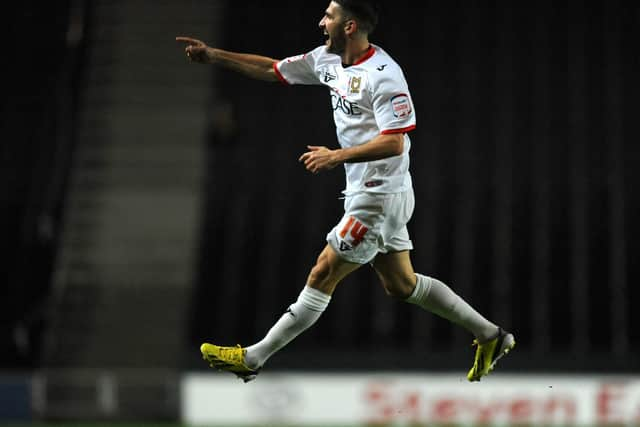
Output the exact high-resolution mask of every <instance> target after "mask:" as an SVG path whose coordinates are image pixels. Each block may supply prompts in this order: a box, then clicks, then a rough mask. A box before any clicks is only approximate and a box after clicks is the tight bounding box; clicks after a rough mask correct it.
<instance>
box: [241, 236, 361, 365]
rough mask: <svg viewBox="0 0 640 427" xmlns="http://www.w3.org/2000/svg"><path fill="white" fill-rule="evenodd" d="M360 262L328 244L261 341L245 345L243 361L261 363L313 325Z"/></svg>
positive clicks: (251, 363)
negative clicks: (294, 297) (341, 283)
mask: <svg viewBox="0 0 640 427" xmlns="http://www.w3.org/2000/svg"><path fill="white" fill-rule="evenodd" d="M360 265H361V264H356V263H351V262H348V261H345V260H343V259H342V258H340V257H339V256H338V254H337V253H336V252H335V251H334V250H333V248H332V247H331V246H330V245H327V246H326V247H325V248H324V250H323V251H322V252H321V253H320V256H318V259H317V261H316V264H315V265H314V266H313V268H312V269H311V272H310V273H309V277H308V279H307V284H306V286H305V287H304V289H303V290H302V292H300V295H299V296H298V299H297V301H296V302H295V303H293V304H291V305H290V306H289V308H288V309H287V311H286V312H285V313H284V314H283V315H282V317H280V319H279V320H278V321H277V322H276V323H275V324H274V325H273V327H272V328H271V329H270V330H269V332H267V335H266V336H265V337H264V338H263V339H262V340H261V341H259V342H257V343H256V344H254V345H252V346H249V347H247V353H246V356H245V361H246V364H247V365H248V366H250V367H252V368H254V369H256V368H259V367H261V366H262V365H264V363H265V362H266V361H267V359H269V358H270V357H271V356H272V355H273V354H274V353H276V352H277V351H278V350H280V349H281V348H282V347H284V346H285V345H287V344H288V343H289V342H291V341H292V340H293V339H294V338H295V337H297V336H298V335H300V334H301V333H302V332H303V331H304V330H306V329H307V328H309V327H310V326H311V325H313V324H314V323H315V322H316V320H318V318H320V315H321V314H322V312H323V311H324V310H325V309H326V308H327V306H328V305H329V301H330V300H331V295H332V294H333V291H334V290H335V288H336V286H337V285H338V283H339V282H340V281H341V280H342V279H343V278H344V277H345V276H347V275H348V274H349V273H351V272H352V271H354V270H356V269H357V268H358V267H360Z"/></svg>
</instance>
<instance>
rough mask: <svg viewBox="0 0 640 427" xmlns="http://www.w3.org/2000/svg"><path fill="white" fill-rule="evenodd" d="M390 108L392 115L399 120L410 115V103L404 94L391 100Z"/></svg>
mask: <svg viewBox="0 0 640 427" xmlns="http://www.w3.org/2000/svg"><path fill="white" fill-rule="evenodd" d="M391 107H392V108H393V115H394V116H395V117H397V118H399V119H403V118H405V117H409V116H410V115H411V102H410V101H409V97H408V96H407V95H405V94H404V93H402V94H400V95H396V96H394V97H393V98H391Z"/></svg>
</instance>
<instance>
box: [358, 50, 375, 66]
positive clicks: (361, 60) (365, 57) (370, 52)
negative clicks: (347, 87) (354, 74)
mask: <svg viewBox="0 0 640 427" xmlns="http://www.w3.org/2000/svg"><path fill="white" fill-rule="evenodd" d="M374 53H376V49H375V48H374V47H373V46H369V50H368V51H367V52H366V53H365V54H364V56H363V57H362V58H360V59H358V60H357V61H356V62H354V63H353V64H352V65H358V64H362V63H363V62H364V61H366V60H367V59H369V58H371V57H372V56H373V54H374Z"/></svg>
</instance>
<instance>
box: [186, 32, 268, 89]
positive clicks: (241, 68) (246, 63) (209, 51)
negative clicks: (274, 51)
mask: <svg viewBox="0 0 640 427" xmlns="http://www.w3.org/2000/svg"><path fill="white" fill-rule="evenodd" d="M176 41H177V42H182V43H186V46H185V48H184V51H185V53H186V54H187V57H188V58H189V59H190V60H191V61H193V62H198V63H201V64H218V65H222V66H223V67H225V68H229V69H231V70H233V71H237V72H239V73H241V74H244V75H245V76H248V77H251V78H253V79H258V80H265V81H273V82H275V81H278V76H276V73H275V71H274V69H273V64H274V63H276V62H278V61H277V60H276V59H273V58H269V57H266V56H260V55H252V54H248V53H236V52H229V51H226V50H222V49H217V48H214V47H210V46H207V45H206V44H205V43H204V42H203V41H200V40H198V39H193V38H191V37H176Z"/></svg>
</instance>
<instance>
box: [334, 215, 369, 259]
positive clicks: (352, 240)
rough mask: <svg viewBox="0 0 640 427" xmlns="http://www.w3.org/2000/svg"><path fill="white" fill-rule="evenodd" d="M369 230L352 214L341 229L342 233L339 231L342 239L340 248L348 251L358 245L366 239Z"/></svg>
mask: <svg viewBox="0 0 640 427" xmlns="http://www.w3.org/2000/svg"><path fill="white" fill-rule="evenodd" d="M367 231H369V229H368V228H367V227H365V226H364V225H362V223H361V222H360V221H358V220H357V219H355V218H354V217H352V216H350V217H349V218H347V222H346V223H345V224H344V226H343V227H342V229H341V230H340V233H338V235H339V236H340V238H341V239H342V241H341V242H340V250H341V251H348V250H351V249H353V248H355V247H356V246H358V245H359V244H360V243H361V242H362V240H363V239H364V235H365V234H367ZM347 233H348V234H347Z"/></svg>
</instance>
